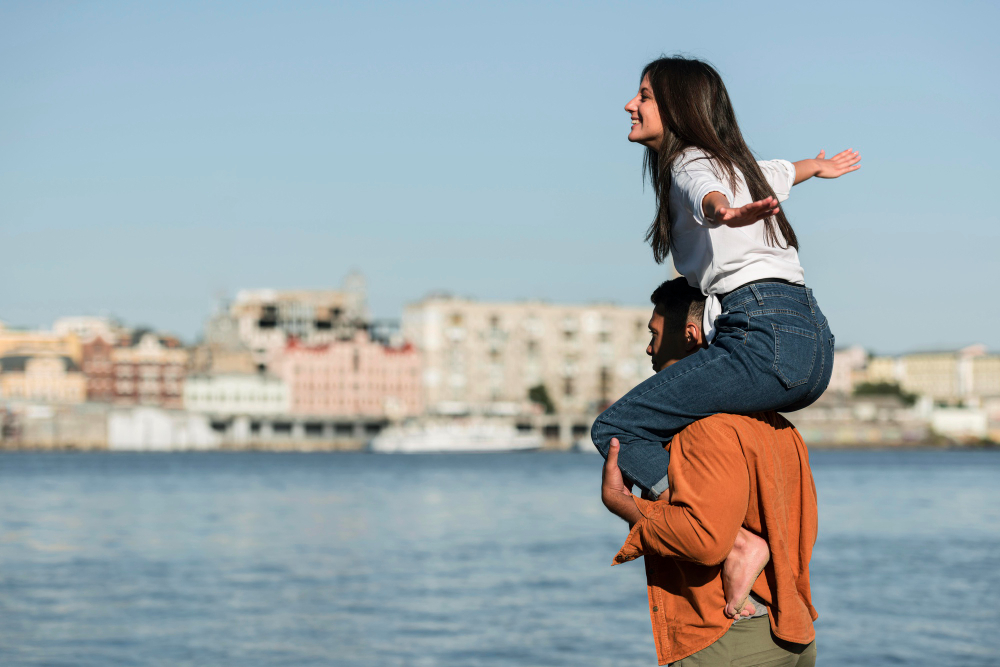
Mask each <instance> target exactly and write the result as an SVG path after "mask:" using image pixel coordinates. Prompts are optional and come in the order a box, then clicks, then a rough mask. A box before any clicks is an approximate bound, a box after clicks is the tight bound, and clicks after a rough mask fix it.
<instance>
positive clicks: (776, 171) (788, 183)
mask: <svg viewBox="0 0 1000 667" xmlns="http://www.w3.org/2000/svg"><path fill="white" fill-rule="evenodd" d="M757 165H758V166H759V167H760V170H761V172H763V174H764V178H765V179H766V180H767V183H768V185H770V186H771V189H772V190H774V196H775V197H777V198H778V201H785V200H786V199H788V195H790V194H791V192H792V186H793V185H795V165H794V164H792V163H791V162H789V161H788V160H762V161H758V162H757Z"/></svg>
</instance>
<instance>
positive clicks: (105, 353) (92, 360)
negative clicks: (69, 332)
mask: <svg viewBox="0 0 1000 667" xmlns="http://www.w3.org/2000/svg"><path fill="white" fill-rule="evenodd" d="M118 342H119V341H118V338H117V336H116V335H114V334H111V333H108V332H96V333H91V334H89V335H87V337H85V338H83V339H82V340H81V342H80V349H81V356H82V358H83V361H82V362H81V367H82V369H83V374H84V376H85V377H86V379H87V400H88V401H94V402H98V403H111V402H113V401H114V399H115V362H114V356H113V353H114V349H115V348H116V347H118Z"/></svg>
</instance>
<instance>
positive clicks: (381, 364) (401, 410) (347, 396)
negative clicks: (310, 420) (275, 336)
mask: <svg viewBox="0 0 1000 667" xmlns="http://www.w3.org/2000/svg"><path fill="white" fill-rule="evenodd" d="M269 367H270V369H271V370H272V372H274V373H275V374H276V375H277V376H279V377H280V378H282V379H283V380H284V381H285V383H286V384H287V385H288V387H289V390H290V392H291V403H292V407H291V410H292V413H293V414H302V415H314V416H345V417H356V416H364V417H386V418H388V419H400V418H402V417H409V416H414V415H418V414H420V413H421V412H423V409H424V402H423V394H422V391H421V382H420V372H421V363H420V355H419V353H418V352H417V350H416V349H415V348H414V347H413V346H411V345H410V344H406V345H404V346H403V347H398V348H394V347H389V346H386V345H383V344H381V343H377V342H374V341H372V340H370V339H369V337H368V336H367V334H365V333H363V332H359V333H358V334H357V335H356V336H355V337H354V338H353V339H351V340H337V341H332V342H330V343H327V344H325V345H318V346H313V347H306V346H304V345H302V344H301V343H299V342H297V341H296V340H294V339H292V340H291V341H290V342H289V343H288V345H286V346H285V348H284V349H283V350H281V352H279V353H278V354H277V355H275V357H274V359H273V360H272V362H271V364H270V365H269Z"/></svg>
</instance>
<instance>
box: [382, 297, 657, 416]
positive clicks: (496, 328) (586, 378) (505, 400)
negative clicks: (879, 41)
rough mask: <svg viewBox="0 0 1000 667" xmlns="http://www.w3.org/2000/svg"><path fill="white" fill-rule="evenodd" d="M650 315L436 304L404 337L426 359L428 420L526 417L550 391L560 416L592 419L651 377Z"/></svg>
mask: <svg viewBox="0 0 1000 667" xmlns="http://www.w3.org/2000/svg"><path fill="white" fill-rule="evenodd" d="M651 312H652V307H651V306H644V307H634V308H632V307H623V306H616V305H611V304H595V305H587V306H577V305H556V304H549V303H544V302H540V301H529V302H523V303H489V302H482V301H474V300H471V299H461V298H454V297H450V296H432V297H429V298H426V299H424V300H423V301H420V302H419V303H415V304H412V305H410V306H408V307H407V308H406V309H405V311H404V314H403V327H402V328H403V336H404V338H405V339H406V340H408V341H411V342H412V343H413V344H414V345H415V346H416V347H417V349H418V350H419V351H420V352H421V354H422V355H423V363H424V371H423V377H422V383H423V389H424V397H425V400H426V402H427V408H428V410H429V411H431V412H437V413H449V412H451V413H460V412H463V411H476V410H492V411H498V410H499V411H509V412H511V413H517V412H523V411H525V410H526V409H529V408H530V403H529V402H528V392H529V390H531V389H532V388H536V387H544V388H545V393H546V394H547V395H548V397H549V399H550V400H551V402H552V404H553V406H554V407H555V409H556V411H558V412H561V413H570V414H592V413H594V412H597V411H600V410H601V409H603V408H604V407H605V406H607V405H609V404H610V403H612V402H613V401H615V400H616V399H617V398H619V397H620V396H622V395H623V394H625V393H626V392H627V391H628V390H629V389H631V388H632V387H634V386H635V385H636V384H638V383H639V382H641V381H642V380H644V379H646V378H648V377H650V376H652V375H653V370H652V367H651V365H650V360H649V357H647V356H646V353H645V350H646V347H647V345H648V344H649V333H648V328H647V324H648V322H649V316H650V313H651Z"/></svg>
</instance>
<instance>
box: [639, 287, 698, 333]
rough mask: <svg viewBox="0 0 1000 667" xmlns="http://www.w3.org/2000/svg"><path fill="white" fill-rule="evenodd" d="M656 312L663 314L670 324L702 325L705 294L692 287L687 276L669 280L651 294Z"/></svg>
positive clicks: (650, 298)
mask: <svg viewBox="0 0 1000 667" xmlns="http://www.w3.org/2000/svg"><path fill="white" fill-rule="evenodd" d="M649 300H650V301H652V302H653V307H654V308H656V312H658V313H660V314H661V315H663V319H664V320H665V321H666V324H667V325H668V326H680V325H682V324H684V323H686V322H695V323H696V324H698V325H699V326H701V320H702V317H703V316H704V314H705V295H704V294H702V293H701V291H700V290H699V289H698V288H696V287H691V286H690V285H688V283H687V279H685V278H674V279H673V280H667V281H665V282H664V283H663V284H661V285H660V286H659V287H657V288H656V289H655V290H653V293H652V294H651V295H650V297H649Z"/></svg>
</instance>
